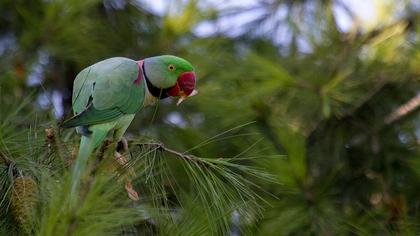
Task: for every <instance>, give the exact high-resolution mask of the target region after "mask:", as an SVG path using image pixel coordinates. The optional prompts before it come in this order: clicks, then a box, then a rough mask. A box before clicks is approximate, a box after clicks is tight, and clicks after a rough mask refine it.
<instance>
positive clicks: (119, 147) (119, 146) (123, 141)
mask: <svg viewBox="0 0 420 236" xmlns="http://www.w3.org/2000/svg"><path fill="white" fill-rule="evenodd" d="M121 150H122V151H123V153H128V152H129V150H128V141H127V139H126V138H124V137H123V138H121V140H120V141H119V142H118V143H117V151H121Z"/></svg>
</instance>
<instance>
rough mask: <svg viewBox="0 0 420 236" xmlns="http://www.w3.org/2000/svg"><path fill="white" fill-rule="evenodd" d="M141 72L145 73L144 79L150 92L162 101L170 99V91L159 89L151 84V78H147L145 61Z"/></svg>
mask: <svg viewBox="0 0 420 236" xmlns="http://www.w3.org/2000/svg"><path fill="white" fill-rule="evenodd" d="M141 70H142V71H143V77H144V79H145V80H146V84H147V88H148V89H149V92H150V93H151V94H152V95H153V96H154V97H157V98H160V99H163V98H167V97H168V94H167V92H168V89H161V88H158V87H156V86H154V85H153V84H152V83H151V82H150V80H149V78H147V75H146V70H145V69H144V61H143V65H142V66H141Z"/></svg>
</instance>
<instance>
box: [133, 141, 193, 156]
mask: <svg viewBox="0 0 420 236" xmlns="http://www.w3.org/2000/svg"><path fill="white" fill-rule="evenodd" d="M139 145H148V146H155V147H156V148H157V149H159V150H163V151H165V152H168V153H171V154H173V155H175V156H177V157H180V158H183V159H187V160H190V161H193V160H196V161H197V160H198V161H199V160H200V159H199V158H197V157H196V156H193V155H188V154H184V153H181V152H178V151H176V150H173V149H171V148H168V147H166V146H165V145H164V144H163V143H155V142H152V143H140V144H139Z"/></svg>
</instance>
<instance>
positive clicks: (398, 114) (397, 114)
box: [384, 94, 420, 125]
mask: <svg viewBox="0 0 420 236" xmlns="http://www.w3.org/2000/svg"><path fill="white" fill-rule="evenodd" d="M419 107H420V94H417V96H415V97H413V98H412V99H410V100H409V101H408V102H406V103H404V104H403V105H401V106H399V107H398V108H397V109H395V110H394V111H393V112H391V113H390V114H389V115H387V116H386V117H385V119H384V123H385V124H387V125H388V124H391V123H392V122H394V121H396V120H399V119H401V118H402V117H404V116H406V115H407V114H409V113H411V112H413V111H415V110H416V109H417V108H419Z"/></svg>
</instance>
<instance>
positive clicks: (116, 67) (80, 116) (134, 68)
mask: <svg viewBox="0 0 420 236" xmlns="http://www.w3.org/2000/svg"><path fill="white" fill-rule="evenodd" d="M139 72H141V71H140V70H139V67H138V65H137V62H136V61H133V60H131V59H128V58H122V57H114V58H110V59H107V60H104V61H101V62H98V63H96V64H94V65H92V66H90V67H87V68H86V69H84V70H83V71H81V72H80V73H79V74H78V75H77V77H76V79H75V81H74V88H73V100H72V104H73V111H74V113H75V116H73V117H72V118H70V119H69V120H67V121H65V122H64V123H63V124H62V125H61V126H62V127H65V128H66V127H75V126H82V125H93V124H99V123H104V122H110V121H114V120H116V119H118V118H119V117H121V116H123V115H125V114H134V113H136V112H137V111H138V110H140V109H141V108H142V106H143V101H144V96H145V85H144V82H143V81H142V82H141V83H140V84H135V83H134V81H135V80H136V79H137V77H138V73H139Z"/></svg>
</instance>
